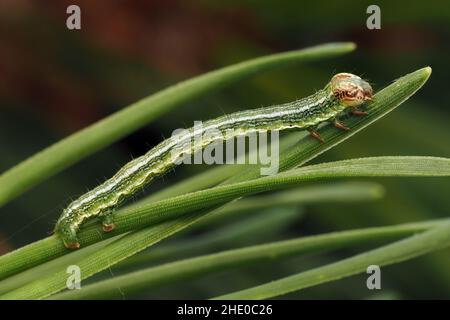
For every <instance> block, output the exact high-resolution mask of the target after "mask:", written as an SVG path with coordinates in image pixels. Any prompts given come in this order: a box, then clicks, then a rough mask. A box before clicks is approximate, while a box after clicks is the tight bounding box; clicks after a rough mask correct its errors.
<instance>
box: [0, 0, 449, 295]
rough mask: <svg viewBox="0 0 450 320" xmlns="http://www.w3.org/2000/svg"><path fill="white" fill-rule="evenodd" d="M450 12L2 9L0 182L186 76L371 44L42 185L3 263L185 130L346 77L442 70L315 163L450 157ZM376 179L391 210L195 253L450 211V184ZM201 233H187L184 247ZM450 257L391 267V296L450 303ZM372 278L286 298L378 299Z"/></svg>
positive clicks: (163, 5)
mask: <svg viewBox="0 0 450 320" xmlns="http://www.w3.org/2000/svg"><path fill="white" fill-rule="evenodd" d="M70 4H77V5H79V6H80V7H81V10H82V30H80V31H70V30H68V29H67V28H66V25H65V20H66V18H67V14H66V8H67V6H68V5H70ZM370 4H378V5H379V6H380V7H381V19H382V20H381V21H382V22H381V23H382V25H381V26H382V29H381V30H368V29H367V28H366V19H367V17H368V15H367V14H366V8H367V6H368V5H370ZM449 4H450V3H449V2H447V1H415V2H410V1H385V2H383V1H376V2H374V1H370V2H368V1H348V0H340V1H317V0H316V1H308V2H306V1H294V0H293V1H268V0H258V1H256V0H241V1H237V0H227V1H206V0H202V1H182V0H150V1H144V0H142V1H108V0H96V1H88V0H83V1H75V0H72V1H65V0H64V1H61V0H58V1H50V0H39V1H38V0H36V1H31V0H2V1H0V172H3V171H5V170H7V169H8V168H10V167H11V166H13V165H14V164H17V163H18V162H20V161H21V160H23V159H25V158H27V157H28V156H30V155H32V154H34V153H35V152H37V151H39V150H41V149H43V148H45V147H46V146H48V145H50V144H51V143H53V142H55V141H58V140H59V139H61V138H62V137H65V136H67V135H69V134H70V133H73V132H75V131H77V130H79V129H81V128H83V127H84V126H87V125H89V124H91V123H93V122H95V121H97V120H99V119H101V118H103V117H105V116H107V115H109V114H111V113H113V112H114V111H116V110H119V109H120V108H122V107H124V106H126V105H128V104H130V103H132V102H134V101H136V100H138V99H140V98H142V97H144V96H147V95H149V94H151V93H152V92H155V91H157V90H158V89H161V88H164V87H166V86H167V85H170V84H173V83H176V82H178V81H180V80H183V79H186V78H189V77H192V76H195V75H198V74H201V73H203V72H206V71H209V70H212V69H215V68H219V67H222V66H226V65H228V64H231V63H235V62H238V61H241V60H245V59H248V58H252V57H256V56H259V55H264V54H269V53H275V52H281V51H286V50H292V49H298V48H302V47H306V46H309V45H315V44H320V43H323V42H330V41H354V42H356V44H357V45H358V49H357V50H356V51H355V52H353V53H351V54H348V55H345V56H342V57H338V58H334V59H328V60H325V61H322V62H320V63H317V62H315V63H310V64H307V65H301V66H297V67H293V68H288V69H280V70H277V71H273V72H268V73H265V74H262V75H259V76H257V77H253V78H251V79H249V80H245V81H243V82H241V83H240V84H239V85H238V86H234V87H231V88H227V89H225V90H222V91H220V92H219V93H214V94H212V95H210V96H207V97H204V98H202V99H198V100H196V101H195V102H192V103H190V104H187V105H185V106H183V107H181V108H178V109H177V110H176V111H175V112H171V113H168V114H166V115H164V116H163V117H161V118H160V119H159V120H158V121H156V122H153V123H151V124H150V125H148V126H146V127H145V128H144V129H142V130H140V131H138V132H136V133H134V134H132V135H130V136H128V137H126V138H125V139H122V140H121V141H119V142H117V143H115V144H114V145H112V146H110V147H108V148H106V149H104V150H102V151H101V152H98V153H96V154H95V155H93V156H90V157H89V158H87V159H85V160H83V161H81V162H80V163H78V164H77V165H75V166H73V167H71V168H70V169H68V170H65V171H64V172H63V173H61V174H58V175H57V176H55V177H53V178H51V179H49V180H48V181H46V182H45V183H43V184H42V185H40V186H38V187H35V188H34V189H33V190H31V191H29V192H27V193H26V194H24V195H22V196H21V197H19V198H17V199H16V200H14V201H13V202H11V203H10V204H8V205H7V206H5V207H2V208H1V209H0V253H4V252H7V251H10V250H12V249H14V248H17V247H19V246H22V245H24V244H27V243H29V242H31V241H34V240H37V239H40V238H42V237H44V236H45V235H46V234H47V232H49V231H50V230H52V227H53V224H54V222H55V220H56V219H57V217H58V216H59V214H60V211H61V209H62V208H63V207H64V206H65V205H66V204H67V203H68V202H69V201H70V199H71V198H74V197H75V196H76V195H79V194H81V193H83V192H85V191H86V190H87V189H89V188H92V187H94V186H95V185H97V184H98V183H99V182H101V181H103V180H104V179H105V178H106V177H109V176H111V175H112V174H113V173H114V172H115V171H116V170H117V169H118V168H120V167H121V166H122V165H123V164H125V163H126V162H127V161H129V160H130V159H131V157H135V156H139V155H141V154H143V153H145V152H146V151H147V150H148V148H149V147H151V146H153V145H155V144H157V143H158V142H159V141H161V140H162V139H163V137H164V136H169V135H170V134H171V132H172V130H174V129H175V128H180V127H187V126H190V125H191V124H192V122H193V121H194V120H206V119H208V118H211V117H216V116H218V115H221V114H223V112H232V111H236V110H239V109H244V108H252V107H258V106H261V105H270V104H274V103H281V102H286V101H290V100H293V99H296V98H300V97H303V96H305V95H308V94H310V93H311V92H313V91H314V90H316V89H318V88H321V87H322V86H323V84H324V83H326V82H327V81H328V79H329V78H330V76H331V75H332V74H334V73H336V72H340V71H347V72H353V73H356V74H359V75H362V76H363V77H365V78H367V79H369V80H370V81H371V83H372V84H373V87H374V88H375V90H377V89H380V88H382V87H384V86H385V85H387V84H389V83H390V82H391V81H392V80H394V79H395V78H397V77H400V76H402V75H404V74H406V73H408V72H411V71H414V70H416V69H418V68H421V67H424V66H427V65H430V66H431V67H432V68H433V74H432V76H431V78H430V80H429V81H428V83H427V84H426V85H425V87H424V88H423V89H422V90H420V91H419V92H418V93H417V94H416V95H415V96H414V97H413V98H412V99H411V100H409V101H407V102H406V103H405V104H404V105H402V106H401V107H400V108H399V109H397V110H396V111H395V112H393V113H391V114H389V115H388V116H387V117H385V118H384V119H382V120H381V121H378V122H377V123H376V124H374V125H372V126H371V127H370V128H368V129H366V130H364V131H363V132H362V133H360V134H358V135H356V136H354V137H352V138H351V139H350V140H348V141H346V142H344V143H342V144H340V145H339V146H338V147H336V148H334V149H332V150H331V151H329V152H327V153H326V154H324V155H322V156H321V157H319V158H318V159H316V160H315V161H316V162H317V161H330V160H339V159H346V158H353V157H361V156H376V155H432V156H445V157H449V156H450V124H449V123H450V122H449V119H450V118H449V116H450V106H449V89H448V86H449V81H448V79H449V76H448V75H449V73H450V68H449V57H450V5H449ZM196 170H198V168H194V166H190V167H189V166H184V167H179V168H177V169H176V171H175V174H174V173H171V174H168V175H167V176H165V177H164V178H163V179H161V180H160V181H158V182H157V183H156V184H154V185H153V186H152V188H150V189H151V190H147V192H152V191H154V190H158V189H160V188H162V187H164V186H165V185H167V184H170V183H173V182H175V181H177V180H180V179H182V178H183V177H186V176H189V175H191V174H192V173H194V172H195V171H196ZM377 181H379V182H380V183H381V184H383V186H384V187H385V189H386V194H385V196H384V198H383V199H382V200H378V201H375V202H367V203H360V204H351V205H350V204H347V205H345V204H333V203H328V204H322V205H320V206H319V205H314V206H306V207H304V208H301V209H300V208H298V210H302V212H303V213H304V214H303V215H300V214H298V219H294V220H292V221H291V222H290V223H287V224H285V225H284V226H283V227H282V228H278V229H277V228H275V229H276V230H270V229H271V228H263V229H262V230H259V231H258V232H256V233H255V234H254V235H252V236H251V237H247V238H246V239H244V238H242V239H239V238H238V239H234V242H233V243H231V242H230V243H222V244H221V245H220V246H216V247H214V246H211V247H207V248H206V247H204V248H200V251H197V252H196V254H198V253H205V252H213V251H217V250H219V249H226V248H230V247H236V246H240V245H244V244H249V243H261V242H265V241H268V240H270V239H286V238H290V237H294V236H299V235H302V234H315V233H322V232H328V231H334V230H343V229H348V228H354V227H365V226H382V225H388V224H393V223H404V222H410V221H420V220H425V219H431V218H439V217H447V216H448V215H449V209H450V200H449V194H450V181H449V180H448V179H443V178H439V179H434V178H427V179H382V180H381V179H380V180H377ZM4 187H7V186H0V188H4ZM274 210H277V209H276V208H274ZM280 210H281V209H280ZM283 210H284V209H283ZM300 216H301V219H300ZM209 231H211V230H209ZM269 231H272V232H270V233H269ZM197 236H198V234H196V233H195V234H193V235H192V234H188V235H186V236H185V239H184V240H183V241H191V240H192V239H194V240H195V237H197ZM175 241H176V240H173V242H175ZM162 245H164V244H162ZM352 252H353V251H351V250H348V251H345V252H338V253H333V254H322V255H318V256H313V257H308V258H302V259H289V260H286V261H284V262H277V263H274V264H272V265H264V266H258V267H253V268H244V269H241V270H239V271H228V272H224V273H221V274H216V275H211V276H208V277H205V278H203V279H200V280H198V279H197V280H193V281H186V282H183V283H182V284H178V285H174V286H167V287H165V288H161V289H158V290H154V291H149V292H145V293H142V294H141V295H139V296H137V297H139V298H192V297H195V298H203V297H211V296H215V295H217V294H220V293H224V292H229V291H234V290H237V289H241V288H245V287H248V286H252V285H256V284H259V283H262V282H265V281H269V280H271V279H274V278H278V277H281V276H284V275H288V274H292V273H296V272H298V271H300V270H303V269H306V268H308V267H310V266H315V265H319V264H323V263H326V262H329V261H333V260H335V259H336V258H337V257H343V256H348V255H349V254H351V253H352ZM449 254H450V251H449V250H447V251H441V252H438V253H435V254H432V255H428V256H425V257H421V258H419V259H416V260H413V261H408V262H406V263H402V264H399V265H395V266H391V267H387V268H383V280H382V281H383V282H382V283H383V290H382V292H381V293H380V294H378V297H387V298H450V255H449ZM101 276H102V275H101ZM103 276H104V277H107V276H111V274H108V275H103ZM365 279H366V277H365V276H364V275H361V276H356V277H352V278H349V279H346V280H343V281H339V282H335V283H331V284H327V285H321V286H319V287H316V288H312V289H307V290H304V291H302V292H301V293H294V294H291V295H288V296H286V298H327V299H333V298H373V297H377V295H374V294H373V292H369V291H368V290H367V288H366V286H365ZM383 295H384V296H383Z"/></svg>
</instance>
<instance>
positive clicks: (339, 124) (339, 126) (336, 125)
mask: <svg viewBox="0 0 450 320" xmlns="http://www.w3.org/2000/svg"><path fill="white" fill-rule="evenodd" d="M333 124H334V126H335V127H336V128H338V129H340V130H344V131H348V130H350V128H348V127H346V126H345V125H344V124H343V123H342V122H340V121H339V120H338V119H334V121H333Z"/></svg>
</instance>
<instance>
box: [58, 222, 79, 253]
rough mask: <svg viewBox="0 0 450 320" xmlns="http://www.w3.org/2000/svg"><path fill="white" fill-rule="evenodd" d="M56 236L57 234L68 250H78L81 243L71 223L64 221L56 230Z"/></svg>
mask: <svg viewBox="0 0 450 320" xmlns="http://www.w3.org/2000/svg"><path fill="white" fill-rule="evenodd" d="M55 234H57V235H58V236H59V237H60V238H61V239H62V241H63V243H64V246H65V247H66V248H68V249H78V248H79V247H80V242H79V241H78V238H77V233H76V231H75V229H74V228H73V227H71V225H70V224H69V223H65V222H64V221H62V222H61V223H59V224H58V225H57V226H56V228H55Z"/></svg>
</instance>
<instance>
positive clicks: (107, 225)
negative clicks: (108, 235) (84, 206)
mask: <svg viewBox="0 0 450 320" xmlns="http://www.w3.org/2000/svg"><path fill="white" fill-rule="evenodd" d="M100 220H101V222H102V227H103V231H105V232H111V231H113V230H114V229H115V228H116V225H115V224H114V216H113V215H112V212H109V213H106V214H103V215H102V216H100Z"/></svg>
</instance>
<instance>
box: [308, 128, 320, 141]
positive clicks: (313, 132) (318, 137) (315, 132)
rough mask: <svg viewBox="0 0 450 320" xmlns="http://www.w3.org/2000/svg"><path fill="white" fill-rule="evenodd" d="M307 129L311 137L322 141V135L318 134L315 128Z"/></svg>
mask: <svg viewBox="0 0 450 320" xmlns="http://www.w3.org/2000/svg"><path fill="white" fill-rule="evenodd" d="M308 131H309V135H310V136H311V137H313V138H314V139H316V140H318V141H320V142H324V141H323V139H322V137H321V136H320V134H319V133H318V132H317V131H316V130H315V129H308Z"/></svg>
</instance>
